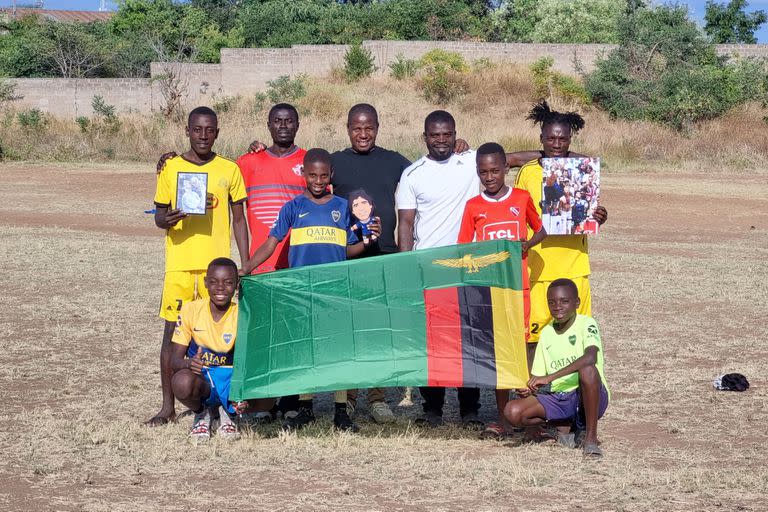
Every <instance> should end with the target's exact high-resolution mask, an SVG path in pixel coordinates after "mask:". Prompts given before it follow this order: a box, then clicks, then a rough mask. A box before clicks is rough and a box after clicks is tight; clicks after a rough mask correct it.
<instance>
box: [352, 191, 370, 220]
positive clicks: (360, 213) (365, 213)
mask: <svg viewBox="0 0 768 512" xmlns="http://www.w3.org/2000/svg"><path fill="white" fill-rule="evenodd" d="M371 213H373V205H372V204H371V202H370V201H368V200H367V199H366V198H364V197H361V196H358V197H356V198H354V199H352V215H354V216H355V217H357V219H358V220H359V221H361V222H368V220H369V219H370V218H371Z"/></svg>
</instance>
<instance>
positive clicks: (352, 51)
mask: <svg viewBox="0 0 768 512" xmlns="http://www.w3.org/2000/svg"><path fill="white" fill-rule="evenodd" d="M373 63H374V58H373V55H372V54H371V50H369V49H368V48H363V46H362V45H360V44H353V45H352V46H350V47H349V49H348V50H347V53H345V54H344V78H346V80H347V82H350V83H351V82H357V81H358V80H360V79H361V78H366V77H369V76H371V75H372V74H373V72H374V71H376V66H375V65H374V64H373Z"/></svg>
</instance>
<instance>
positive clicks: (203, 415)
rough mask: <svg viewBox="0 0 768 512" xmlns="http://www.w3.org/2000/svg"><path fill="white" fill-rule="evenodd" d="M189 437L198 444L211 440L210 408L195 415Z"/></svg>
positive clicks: (205, 408)
mask: <svg viewBox="0 0 768 512" xmlns="http://www.w3.org/2000/svg"><path fill="white" fill-rule="evenodd" d="M189 437H190V438H191V439H192V441H194V442H196V443H204V442H206V441H208V440H209V439H210V438H211V410H210V409H208V407H204V408H203V410H202V411H200V412H198V413H195V419H194V420H193V421H192V429H191V430H190V431H189Z"/></svg>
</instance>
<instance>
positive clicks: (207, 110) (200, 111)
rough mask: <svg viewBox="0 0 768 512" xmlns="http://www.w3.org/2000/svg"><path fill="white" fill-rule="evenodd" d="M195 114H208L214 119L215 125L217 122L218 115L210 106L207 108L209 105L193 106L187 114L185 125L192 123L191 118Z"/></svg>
mask: <svg viewBox="0 0 768 512" xmlns="http://www.w3.org/2000/svg"><path fill="white" fill-rule="evenodd" d="M195 116H210V117H212V118H213V119H214V120H215V121H216V124H217V125H218V124H219V116H217V115H216V112H214V111H213V109H212V108H209V107H195V108H193V109H192V112H190V113H189V116H187V125H189V124H191V123H192V118H193V117H195Z"/></svg>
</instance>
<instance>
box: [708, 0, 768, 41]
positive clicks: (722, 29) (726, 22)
mask: <svg viewBox="0 0 768 512" xmlns="http://www.w3.org/2000/svg"><path fill="white" fill-rule="evenodd" d="M748 5H749V4H748V3H747V1H746V0H731V1H730V2H728V3H727V4H720V3H717V2H714V1H713V0H708V1H707V10H706V13H705V14H704V21H705V22H706V25H705V26H704V31H705V32H706V33H707V34H708V35H709V37H710V38H711V39H712V42H713V43H716V44H721V43H747V44H755V43H756V42H757V38H755V32H756V31H757V30H758V29H759V28H760V26H761V25H763V24H764V23H765V22H766V21H768V15H766V12H765V11H763V10H758V11H753V12H750V13H748V12H746V9H747V6H748Z"/></svg>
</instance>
